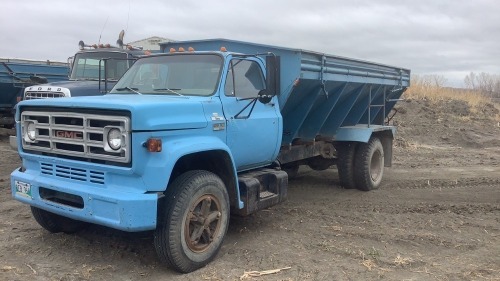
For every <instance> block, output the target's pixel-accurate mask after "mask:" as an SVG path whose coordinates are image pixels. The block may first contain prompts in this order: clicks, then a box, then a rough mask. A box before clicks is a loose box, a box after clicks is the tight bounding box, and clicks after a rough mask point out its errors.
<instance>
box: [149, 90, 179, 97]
mask: <svg viewBox="0 0 500 281" xmlns="http://www.w3.org/2000/svg"><path fill="white" fill-rule="evenodd" d="M154 90H155V91H168V92H170V93H173V94H176V95H178V96H181V97H183V96H184V95H183V94H181V93H178V92H176V91H180V90H182V89H176V88H172V89H170V88H159V89H154Z"/></svg>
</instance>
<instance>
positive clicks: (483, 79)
mask: <svg viewBox="0 0 500 281" xmlns="http://www.w3.org/2000/svg"><path fill="white" fill-rule="evenodd" d="M464 84H465V87H466V88H467V89H469V90H473V91H476V92H479V93H481V94H482V95H484V96H485V97H488V98H495V99H498V98H500V75H495V74H489V73H484V72H481V73H474V72H471V73H469V74H467V75H466V76H465V78H464Z"/></svg>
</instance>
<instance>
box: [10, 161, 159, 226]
mask: <svg viewBox="0 0 500 281" xmlns="http://www.w3.org/2000/svg"><path fill="white" fill-rule="evenodd" d="M16 181H19V182H22V183H27V184H29V185H30V187H31V197H30V196H26V195H25V194H22V193H19V192H17V190H16V185H15V182H16ZM41 188H43V189H44V190H45V191H47V190H49V191H50V192H51V193H55V194H62V195H68V194H69V195H71V196H72V197H73V198H79V199H80V198H81V200H82V203H83V204H82V206H81V207H74V206H70V205H66V204H64V203H60V202H57V200H51V198H48V197H46V196H45V198H43V197H44V196H41V194H40V193H41V192H40V190H41ZM11 191H12V196H13V197H14V199H16V200H18V201H21V202H23V203H26V204H29V205H31V206H34V207H38V208H40V209H44V210H46V211H49V212H52V213H55V214H58V215H61V216H64V217H68V218H72V219H75V220H80V221H85V222H89V223H95V224H100V225H104V226H107V227H111V228H115V229H120V230H124V231H130V232H133V231H144V230H152V229H155V228H156V224H157V211H158V201H159V196H160V195H159V194H158V193H139V192H131V191H130V190H128V191H127V192H124V191H120V190H116V189H112V190H110V189H108V188H106V186H99V187H97V186H92V185H91V184H87V183H85V182H82V183H79V182H77V181H70V180H66V179H59V178H55V177H50V176H45V175H43V174H35V175H34V174H29V173H26V172H23V171H21V169H17V170H15V171H13V172H12V174H11Z"/></svg>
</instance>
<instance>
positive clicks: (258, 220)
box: [0, 100, 500, 280]
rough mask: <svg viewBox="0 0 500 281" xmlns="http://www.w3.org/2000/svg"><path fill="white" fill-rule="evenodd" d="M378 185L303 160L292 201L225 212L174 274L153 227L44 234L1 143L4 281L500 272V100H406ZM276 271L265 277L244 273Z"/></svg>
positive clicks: (436, 276) (14, 160) (487, 275)
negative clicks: (196, 254)
mask: <svg viewBox="0 0 500 281" xmlns="http://www.w3.org/2000/svg"><path fill="white" fill-rule="evenodd" d="M397 108H398V110H399V113H398V114H397V115H396V117H395V118H394V119H393V122H394V124H395V125H397V126H398V131H399V134H398V137H397V139H396V142H395V149H394V163H393V167H392V168H389V169H386V170H385V179H384V182H383V184H382V186H381V188H380V189H378V190H375V191H371V192H360V191H356V190H346V189H343V188H341V187H339V185H338V175H337V171H336V168H335V167H332V168H330V169H328V170H326V171H323V172H317V171H313V170H311V169H309V168H307V167H301V170H300V174H299V176H298V178H297V179H295V180H292V181H290V185H289V192H288V196H289V198H288V201H287V202H286V203H283V204H281V205H279V206H276V207H273V208H271V209H269V210H265V211H261V212H259V213H257V214H255V215H252V216H249V217H246V218H237V217H235V218H232V219H231V223H230V227H229V232H228V235H227V237H226V240H225V243H224V245H223V247H222V249H221V251H220V253H219V255H218V257H217V259H216V260H215V261H214V262H212V263H211V264H209V265H208V266H207V267H205V268H202V269H200V270H198V271H195V272H193V273H191V274H186V275H181V274H178V273H176V272H174V271H172V270H170V269H168V268H165V267H164V266H162V265H161V264H160V263H159V262H158V260H157V257H156V254H155V251H154V249H153V241H152V236H151V233H134V234H131V233H125V232H120V231H116V230H112V229H108V228H104V227H100V226H90V227H89V228H87V229H85V230H83V231H81V232H78V233H76V234H73V235H67V234H50V233H48V232H47V231H45V230H44V229H42V228H41V227H40V226H39V225H38V224H37V223H36V222H35V221H34V219H33V218H32V216H31V213H30V211H29V208H28V206H26V205H23V204H21V203H19V202H17V201H14V200H13V199H12V197H11V193H10V188H9V174H10V172H11V171H12V170H13V169H15V168H16V167H17V166H19V165H20V161H19V158H18V156H17V154H16V153H15V152H13V151H11V150H10V148H9V147H8V141H7V139H6V138H5V137H4V138H2V140H1V142H0V153H1V159H0V280H240V279H243V280H378V279H381V280H500V124H499V123H498V121H500V120H499V119H498V116H499V115H498V114H499V110H498V108H500V106H498V105H491V104H490V105H486V106H484V107H482V108H480V109H479V110H477V111H475V110H473V109H471V108H470V107H469V106H468V105H467V104H465V103H462V102H458V101H450V102H440V103H437V104H431V103H430V102H425V101H411V100H410V101H406V102H402V103H401V104H399V105H398V107H397ZM272 269H283V270H281V271H280V272H277V273H274V274H271V275H265V276H261V277H248V278H246V277H244V273H245V272H248V271H261V272H262V271H266V270H272Z"/></svg>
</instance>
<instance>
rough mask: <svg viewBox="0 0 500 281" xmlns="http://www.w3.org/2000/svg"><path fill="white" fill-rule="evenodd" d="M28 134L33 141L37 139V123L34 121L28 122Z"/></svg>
mask: <svg viewBox="0 0 500 281" xmlns="http://www.w3.org/2000/svg"><path fill="white" fill-rule="evenodd" d="M26 136H28V138H29V139H30V140H31V141H35V140H36V125H35V123H33V122H30V123H28V126H27V127H26Z"/></svg>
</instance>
